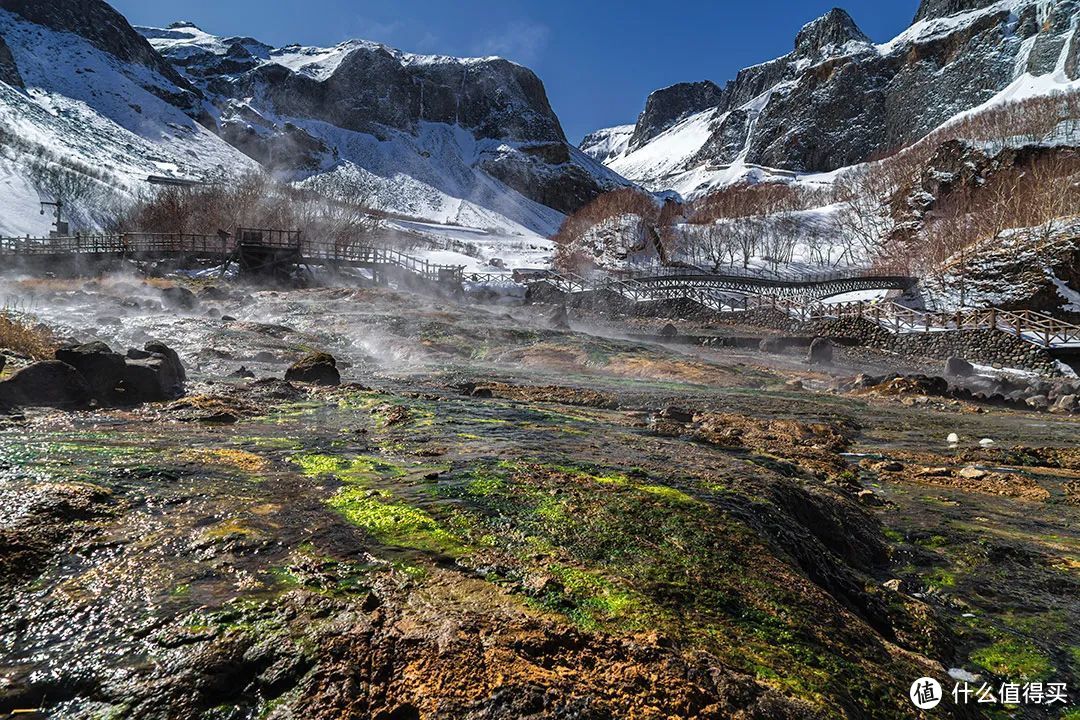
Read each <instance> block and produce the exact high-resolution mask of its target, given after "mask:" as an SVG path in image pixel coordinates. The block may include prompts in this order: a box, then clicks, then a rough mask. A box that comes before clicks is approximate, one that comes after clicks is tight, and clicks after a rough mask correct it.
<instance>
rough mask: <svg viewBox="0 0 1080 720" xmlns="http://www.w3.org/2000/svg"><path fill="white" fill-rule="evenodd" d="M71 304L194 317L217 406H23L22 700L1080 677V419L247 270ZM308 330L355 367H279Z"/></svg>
mask: <svg viewBox="0 0 1080 720" xmlns="http://www.w3.org/2000/svg"><path fill="white" fill-rule="evenodd" d="M45 292H47V293H48V295H47V298H48V299H47V300H46V299H45V298H44V297H43V298H42V300H41V302H40V305H41V306H44V307H46V308H50V312H52V313H55V314H54V315H52V316H51V317H48V316H47V317H45V318H43V319H45V320H47V321H49V322H50V323H54V324H55V325H56V326H57V329H58V331H59V332H60V334H62V335H64V336H73V337H79V338H81V339H85V340H86V341H91V340H100V341H101V342H103V343H105V344H106V345H107V346H108V347H110V348H113V347H126V346H134V347H144V348H146V349H144V350H141V351H137V352H136V353H135V355H139V354H140V353H147V354H150V353H156V355H157V357H158V359H159V361H160V362H161V363H162V364H165V363H167V356H166V354H165V353H164V352H161V351H160V349H157V350H155V349H154V348H152V347H151V346H150V344H148V343H151V342H152V341H153V339H154V338H166V339H167V342H168V346H169V347H171V348H174V349H175V350H176V352H177V353H178V354H179V356H180V357H181V358H184V360H185V362H184V365H185V366H186V374H187V378H186V386H187V388H188V394H187V395H186V396H185V397H184V398H181V399H179V400H175V401H173V402H171V403H168V404H162V405H156V404H151V405H145V406H142V407H138V408H122V409H96V410H93V411H90V412H85V411H84V412H78V413H65V412H55V411H43V410H39V411H33V412H27V414H26V416H25V417H24V418H23V419H21V420H19V421H16V422H14V423H12V424H10V425H5V426H4V428H3V429H0V571H2V572H0V577H2V579H0V583H3V584H4V590H5V594H3V595H2V596H0V712H12V711H15V710H25V709H39V710H40V711H41V712H42V713H43V714H45V715H46V716H52V717H65V718H66V717H72V718H84V717H102V716H109V715H110V714H111V715H113V716H119V717H139V718H159V717H160V718H171V717H206V718H210V717H214V718H218V717H230V718H232V717H235V718H240V717H259V716H263V717H274V718H278V717H280V718H286V717H313V718H327V719H329V718H339V717H350V716H351V717H373V718H414V717H415V718H427V717H439V718H444V717H445V718H480V717H484V718H507V719H509V718H519V717H537V718H565V717H583V718H585V717H588V718H606V717H642V718H669V717H679V718H713V717H748V718H750V717H756V718H810V717H847V718H862V717H878V718H906V717H910V703H909V701H908V698H907V691H908V688H909V686H910V683H911V679H912V678H915V677H921V676H923V675H930V676H933V677H937V678H938V679H939V680H941V681H942V682H943V684H946V686H948V687H951V685H948V684H947V683H948V682H949V678H948V676H947V674H946V672H947V670H948V669H949V668H962V669H965V670H966V671H968V672H971V673H974V674H977V675H979V676H980V677H982V678H985V679H987V680H992V681H995V682H996V681H999V680H1002V679H1005V678H1011V677H1019V676H1020V674H1021V673H1029V674H1035V675H1039V676H1043V677H1047V678H1054V679H1055V680H1057V679H1060V680H1061V681H1066V682H1069V683H1070V684H1072V683H1075V682H1077V677H1076V673H1077V669H1076V668H1075V666H1074V665H1073V664H1071V663H1072V659H1071V650H1070V648H1072V647H1075V646H1077V645H1078V644H1080V637H1078V631H1077V628H1076V626H1075V623H1071V622H1070V621H1069V618H1073V617H1076V616H1077V613H1078V612H1080V606H1078V604H1077V603H1078V601H1077V597H1080V592H1078V591H1080V576H1078V571H1077V568H1078V567H1080V546H1078V545H1077V542H1078V541H1077V531H1076V523H1077V521H1078V520H1080V515H1078V513H1080V501H1078V500H1077V497H1078V493H1080V490H1078V489H1077V488H1078V487H1080V458H1078V457H1077V456H1076V448H1075V437H1076V421H1075V418H1072V417H1070V416H1068V415H1065V414H1050V413H1040V414H1036V413H1035V412H1034V411H1031V410H1030V409H1029V408H1027V407H1026V405H1024V407H1023V408H1020V407H1019V406H1017V407H1012V406H1009V407H999V406H995V405H992V404H985V405H979V404H976V403H969V402H967V401H960V400H956V399H955V398H950V397H946V396H944V395H932V393H933V392H935V391H941V390H942V388H944V392H945V393H948V392H949V387H950V385H949V383H948V382H947V381H945V380H944V379H942V378H938V377H935V376H933V375H929V374H927V375H925V376H924V377H923V379H917V378H916V379H912V378H915V377H916V376H917V375H919V373H917V372H910V371H908V372H903V373H891V374H892V375H894V376H895V377H891V378H890V377H889V375H890V373H887V372H884V371H882V370H879V369H877V368H876V367H868V368H867V370H868V372H873V373H875V374H874V375H873V376H870V375H865V376H864V377H863V378H862V379H860V380H858V381H855V380H852V379H851V378H853V377H854V372H851V370H852V368H853V366H854V364H855V363H863V362H864V361H862V360H861V359H860V360H856V361H853V360H852V359H851V357H850V356H849V349H848V348H844V347H837V348H835V356H834V358H833V365H832V366H830V367H828V368H822V367H818V366H813V367H810V366H808V365H807V364H806V363H805V360H804V358H803V351H800V352H798V353H793V354H789V355H784V354H778V355H772V354H762V353H759V352H757V350H756V343H755V344H754V346H753V347H746V348H737V347H720V346H716V347H708V346H700V345H685V346H683V345H674V344H662V343H661V342H660V339H658V338H657V335H658V334H659V329H660V328H661V327H662V325H663V322H658V323H656V324H655V325H654V326H653V327H651V328H649V327H641V328H634V330H636V331H637V332H635V333H633V334H634V335H635V337H649V338H652V340H651V341H647V340H640V339H637V340H635V339H619V337H609V336H607V335H606V334H586V333H582V332H570V331H568V330H565V329H555V328H552V327H550V325H549V322H548V318H547V317H546V315H547V313H546V312H534V313H528V312H526V311H525V309H520V308H515V309H512V310H511V313H510V314H507V313H506V312H504V310H503V309H500V310H499V311H498V312H494V311H491V310H490V309H489V308H486V307H484V306H471V305H452V304H449V305H448V304H447V303H446V302H445V301H442V300H434V299H432V300H428V299H425V298H421V297H416V296H398V295H396V294H395V293H392V292H390V291H385V290H364V289H341V288H338V289H332V290H331V289H312V290H297V291H287V292H285V291H265V290H257V289H255V290H253V291H252V293H251V294H252V301H251V302H250V303H248V304H245V305H244V306H243V309H242V310H240V311H238V312H239V313H240V314H239V315H238V317H239V319H238V320H237V321H233V322H228V323H224V322H222V321H221V320H220V319H214V318H210V317H197V318H193V317H190V316H187V315H185V314H184V313H183V312H181V311H178V310H174V311H157V312H152V313H145V314H143V313H130V314H129V313H124V314H123V317H124V319H125V322H124V324H123V325H120V326H109V328H108V329H102V328H98V329H97V330H96V333H97V334H96V335H95V334H94V333H90V332H87V330H88V327H84V326H83V325H84V324H86V325H89V323H92V322H93V320H94V319H95V318H96V317H98V316H99V315H102V314H116V313H117V312H119V311H118V310H117V307H119V306H118V301H117V300H114V294H113V291H112V290H111V289H110V287H109V286H108V284H107V283H103V284H102V286H101V287H100V288H90V289H86V290H78V291H73V290H68V289H66V288H63V287H59V288H57V287H51V288H49V289H47V290H46V291H45ZM146 292H147V293H148V294H149V293H150V291H149V290H148V291H146ZM83 293H85V295H84V294H83ZM129 294H130V292H126V293H123V295H124V297H127V295H129ZM116 295H120V293H117V294H116ZM83 318H86V320H84V319H83ZM573 326H574V328H591V327H592V321H591V320H588V319H585V318H578V317H575V318H574V323H573ZM680 332H681V333H682V332H685V333H686V334H688V335H693V334H695V333H698V332H701V330H700V329H699V328H694V327H686V328H685V330H684V328H683V327H681V326H680ZM743 332H745V331H743ZM625 335H626V332H625V329H624V333H623V334H622V335H621V336H620V337H625ZM313 347H319V348H326V349H327V351H329V352H330V353H332V355H333V357H335V358H337V359H338V362H336V363H335V364H340V365H343V366H345V367H347V368H348V372H347V379H348V380H355V381H360V382H362V383H363V384H362V385H361V384H357V383H346V384H341V385H333V386H327V385H318V384H312V383H306V382H297V383H293V382H291V381H285V380H281V379H274V378H281V377H282V375H283V374H284V373H285V371H286V370H287V368H288V367H289V366H290V365H291V364H292V363H294V362H296V361H297V360H301V359H302V358H304V357H305V356H306V355H307V354H308V353H309V349H310V348H313ZM804 347H805V346H804ZM188 358H190V361H188ZM129 361H133V362H144V361H145V358H144V359H142V360H140V359H138V358H134V359H125V363H126V362H129ZM241 362H242V363H243V365H245V366H246V367H248V368H250V369H251V371H252V373H253V374H254V375H255V376H256V379H250V378H243V377H229V375H230V374H231V373H233V371H235V369H236V368H237V367H238V366H239V365H240V363H241ZM346 363H347V365H345V364H346ZM936 365H937V370H938V371H940V361H938V362H937V363H936ZM827 372H829V373H837V374H838V376H839V377H836V378H833V377H830V376H829V375H827V374H826V373H827ZM847 373H850V374H849V375H847V377H846V379H845V377H844V375H845V374H847ZM994 382H998V383H1000V384H1002V389H1005V383H1006V378H1001V379H995V380H994ZM1009 382H1013V384H1015V385H1023V386H1024V391H1025V392H1026V391H1027V390H1028V389H1030V386H1031V385H1032V384H1033V383H1031V382H1026V381H1025V382H1023V383H1022V382H1020V381H1019V380H1015V382H1014V381H1009ZM795 383H798V385H797V386H796V385H795ZM890 383H891V384H892V385H891V386H890ZM883 384H884V385H885V387H881V386H882V385H883ZM942 384H943V385H942ZM889 387H892V388H893V389H894V390H896V391H895V392H891V391H887V388H889ZM1010 387H1011V385H1010ZM908 388H911V389H910V391H909V390H908ZM1033 389H1035V390H1040V391H1043V392H1044V394H1047V397H1048V398H1049V396H1050V394H1060V393H1061V392H1063V391H1066V390H1069V389H1070V388H1069V387H1067V383H1063V382H1058V384H1056V385H1055V384H1053V383H1051V387H1048V388H1039V387H1036V388H1033ZM928 393H930V394H928ZM913 397H933V398H934V399H933V400H932V401H930V402H928V403H925V404H924V403H919V404H908V403H907V402H906V401H907V400H909V399H911V398H913ZM980 408H981V409H980ZM1034 418H1037V422H1035V421H1033V419H1034ZM949 436H955V438H954V441H950V440H949ZM984 439H988V440H991V441H992V442H991V444H989V445H987V444H984V443H982V442H981V441H982V440H984ZM1006 580H1007V581H1006ZM941 713H942V716H955V717H975V716H977V715H975V714H973V713H971V712H968V713H966V714H965V712H964V710H963V709H962V708H956V707H955V706H951V705H947V704H943V705H942V706H941ZM1032 717H1041V716H1039V715H1033V716H1032ZM1047 717H1048V716H1047Z"/></svg>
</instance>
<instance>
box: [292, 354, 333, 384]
mask: <svg viewBox="0 0 1080 720" xmlns="http://www.w3.org/2000/svg"><path fill="white" fill-rule="evenodd" d="M285 379H286V380H291V381H294V382H306V383H314V384H316V385H340V384H341V373H340V372H338V369H337V360H335V359H334V356H333V355H330V354H329V353H311V354H309V355H305V356H304V357H303V358H301V359H299V360H297V361H296V362H295V363H293V364H292V365H290V366H289V369H288V370H286V371H285Z"/></svg>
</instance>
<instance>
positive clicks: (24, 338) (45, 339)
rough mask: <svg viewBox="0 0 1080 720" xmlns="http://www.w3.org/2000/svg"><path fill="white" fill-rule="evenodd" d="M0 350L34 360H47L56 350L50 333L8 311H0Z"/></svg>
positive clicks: (54, 340) (54, 341)
mask: <svg viewBox="0 0 1080 720" xmlns="http://www.w3.org/2000/svg"><path fill="white" fill-rule="evenodd" d="M0 348H5V349H7V350H11V351H12V352H15V353H18V354H20V355H28V356H29V357H32V358H34V359H35V360H48V359H50V358H51V357H52V356H53V352H54V351H55V350H56V339H55V338H54V337H53V336H52V333H51V332H49V331H48V330H46V329H43V328H42V327H41V326H39V325H35V324H32V323H31V322H29V321H28V320H27V319H25V318H22V317H19V316H18V315H16V314H15V313H12V312H11V311H9V310H0Z"/></svg>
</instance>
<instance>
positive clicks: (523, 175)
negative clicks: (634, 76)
mask: <svg viewBox="0 0 1080 720" xmlns="http://www.w3.org/2000/svg"><path fill="white" fill-rule="evenodd" d="M0 134H2V135H0V136H2V137H3V139H4V142H3V143H0V189H2V190H3V191H4V195H5V197H4V199H3V200H0V211H3V212H0V234H10V233H24V232H41V231H42V230H44V229H45V228H46V226H47V222H46V221H45V220H44V219H42V218H41V217H40V215H39V214H38V195H39V194H40V193H44V194H55V193H51V192H50V191H49V190H50V189H49V188H48V187H44V186H47V185H49V184H50V182H53V183H55V182H59V181H66V182H70V181H71V175H70V173H60V172H59V171H58V170H57V168H58V167H63V168H65V169H66V170H70V171H76V172H79V173H81V175H82V177H81V178H80V180H79V182H80V183H81V184H82V186H83V187H81V191H83V192H84V194H90V195H94V197H93V198H90V199H88V201H87V202H86V203H82V205H84V207H81V208H80V207H79V205H80V203H79V202H71V203H69V205H70V206H71V207H72V210H73V213H74V215H75V217H73V219H74V220H75V221H76V222H81V223H82V224H87V225H93V224H95V223H97V224H100V222H101V220H102V217H103V216H104V215H107V214H108V208H102V207H101V204H102V202H101V198H102V197H104V196H106V195H111V194H112V191H113V190H114V189H115V190H118V191H119V192H120V193H121V195H123V194H127V195H134V194H137V193H140V192H145V191H146V189H147V187H148V186H147V185H146V182H145V181H146V178H147V177H148V176H150V175H158V176H166V177H175V178H184V179H197V180H212V179H219V178H222V177H225V176H227V175H229V174H234V173H241V172H244V171H247V170H250V169H252V168H256V167H259V166H262V167H264V168H267V169H270V170H272V171H274V172H275V173H277V174H278V175H279V176H281V177H283V178H285V179H288V180H290V181H293V182H297V183H300V184H304V185H306V186H309V187H314V188H317V189H319V190H321V191H324V192H327V193H330V194H335V195H341V196H356V195H362V196H363V197H364V198H366V199H371V198H376V199H377V201H378V203H379V205H381V206H382V207H383V208H384V209H387V210H390V211H394V212H398V213H402V214H406V215H410V216H414V217H418V218H423V219H428V220H434V221H438V222H451V223H456V224H461V225H466V226H471V227H476V228H481V229H488V230H494V231H500V232H506V233H509V234H522V235H536V234H542V235H547V234H549V233H550V232H551V231H552V230H553V229H554V228H555V227H557V225H558V223H559V222H560V221H561V219H562V217H563V213H565V212H569V211H572V210H574V209H576V208H577V207H579V206H581V205H582V204H583V203H585V202H587V201H589V200H591V199H592V198H593V197H595V196H596V195H597V194H599V193H600V192H602V191H604V190H607V189H611V188H614V187H619V186H622V185H625V184H627V183H626V181H625V180H624V179H622V178H621V177H619V176H618V175H617V174H615V173H614V172H612V171H611V170H609V169H607V168H606V167H604V166H603V165H602V164H601V163H599V162H596V161H594V160H593V159H592V158H590V157H589V156H587V155H585V154H584V153H583V152H581V151H580V150H578V149H577V148H575V147H573V146H571V145H569V144H568V143H567V142H566V138H565V136H564V135H563V131H562V128H561V126H560V124H559V121H558V118H557V117H556V116H555V114H554V113H553V112H552V110H551V107H550V105H549V104H548V101H547V97H546V94H545V91H544V87H543V84H542V83H541V82H540V80H539V79H538V78H537V77H536V75H535V74H533V73H532V72H531V71H530V70H528V69H527V68H524V67H522V66H520V65H517V64H514V63H511V62H508V61H506V60H502V59H500V58H493V57H492V58H474V59H470V58H449V57H439V56H422V55H412V54H409V53H404V52H401V51H398V50H395V49H393V48H389V47H386V46H383V45H380V44H377V43H371V42H366V41H351V42H347V43H343V44H341V45H339V46H337V47H334V48H309V47H300V46H289V47H285V48H272V47H270V46H268V45H265V44H263V43H260V42H258V41H257V40H254V39H252V38H242V37H234V38H220V37H216V36H213V35H210V34H208V33H205V32H203V31H201V30H199V29H198V28H197V27H195V26H194V25H192V24H191V23H177V24H174V25H173V26H171V27H169V28H140V29H139V30H138V31H136V30H135V29H134V28H132V27H131V26H130V25H129V24H128V23H127V21H126V20H125V19H124V18H123V17H122V16H121V15H120V14H119V13H117V12H116V11H115V10H113V9H112V8H111V7H109V6H108V5H107V4H106V3H104V2H102V1H101V0H50V1H49V2H47V3H46V2H40V0H0ZM61 176H62V177H61ZM95 189H96V190H98V191H99V192H98V193H97V194H95V193H94V192H93V191H94V190H95ZM106 189H108V190H109V192H106ZM66 194H67V195H68V196H69V198H70V196H71V195H72V194H73V193H72V192H67V193H66Z"/></svg>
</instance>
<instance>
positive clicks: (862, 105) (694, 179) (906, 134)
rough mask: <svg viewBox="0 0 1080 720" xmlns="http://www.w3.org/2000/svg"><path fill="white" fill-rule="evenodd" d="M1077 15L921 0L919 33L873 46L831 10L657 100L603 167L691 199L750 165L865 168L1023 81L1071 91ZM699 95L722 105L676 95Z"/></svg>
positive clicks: (1018, 2) (1040, 6)
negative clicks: (736, 66)
mask: <svg viewBox="0 0 1080 720" xmlns="http://www.w3.org/2000/svg"><path fill="white" fill-rule="evenodd" d="M1077 15H1080V2H1077V0H1052V1H1051V2H1049V3H1047V2H1041V1H1039V0H997V1H996V2H987V1H986V0H924V1H923V2H922V4H921V5H920V7H919V9H918V11H917V13H916V17H915V20H914V21H913V23H912V25H911V26H910V27H908V28H907V29H906V30H904V31H903V32H902V33H900V34H899V35H898V36H897V37H895V38H893V39H892V40H890V41H888V42H885V43H880V44H874V43H872V42H870V40H869V38H867V36H866V35H865V34H864V33H863V32H862V31H861V30H859V28H858V26H857V25H856V24H855V22H854V20H853V19H852V18H851V17H850V15H848V14H847V13H846V12H844V11H843V10H840V9H833V10H831V11H829V12H828V13H826V14H825V15H823V16H821V17H819V18H817V19H815V20H813V21H811V22H810V23H807V24H806V25H805V26H804V27H803V28H802V29H801V30H800V32H799V33H798V35H797V36H796V40H795V42H794V45H793V50H792V51H791V52H789V53H788V54H786V55H783V56H781V57H779V58H774V59H773V60H768V61H766V62H763V63H760V64H758V65H754V66H751V67H748V68H744V69H743V70H741V71H739V73H737V74H736V77H735V78H734V79H732V80H730V81H729V82H727V83H726V84H724V85H723V86H722V87H721V86H719V85H717V84H715V83H712V82H711V81H699V82H698V83H680V84H677V85H674V86H670V87H668V88H663V89H661V90H657V91H655V92H654V93H652V94H650V96H649V98H648V99H647V100H646V103H645V109H644V110H643V111H642V114H641V115H640V116H639V118H638V121H637V123H636V124H635V129H634V131H633V137H634V138H636V139H638V141H639V142H637V143H635V142H631V143H629V144H628V145H627V147H626V148H625V149H624V150H623V151H622V152H621V153H620V154H617V155H614V156H612V155H611V154H610V153H608V154H606V155H605V157H604V162H605V164H607V165H608V166H609V167H611V168H612V169H614V170H616V171H617V172H619V173H620V174H622V175H623V176H625V177H627V178H628V179H630V180H632V181H634V182H637V183H639V184H641V185H643V186H644V187H646V188H648V189H650V190H653V191H660V190H667V189H674V190H677V191H678V192H680V193H682V194H684V195H689V196H693V195H695V194H698V193H701V192H706V191H707V190H708V188H710V187H715V186H718V185H723V184H726V183H729V182H733V181H737V180H739V179H740V178H746V177H748V172H746V171H745V170H746V169H745V166H747V165H758V166H765V167H773V168H778V169H780V170H783V171H786V172H792V171H794V172H798V173H823V172H830V171H833V170H836V169H839V168H842V167H847V166H850V165H854V164H858V163H861V162H864V161H865V160H867V159H868V158H870V157H872V156H874V155H876V154H881V153H886V152H890V151H892V150H894V149H896V148H898V147H903V146H905V145H908V144H910V143H912V142H914V141H916V140H918V139H919V138H920V137H922V136H923V135H925V134H926V133H927V132H929V131H931V130H933V129H934V128H935V127H937V126H939V125H940V124H941V123H943V122H946V121H947V120H949V119H950V118H953V117H955V116H956V115H957V114H959V113H962V112H965V111H967V110H970V109H971V108H974V107H976V106H979V105H981V104H982V103H985V102H987V101H989V100H991V99H992V98H993V97H995V95H997V94H998V93H1000V92H1003V91H1005V90H1006V89H1007V88H1009V87H1010V84H1011V83H1013V82H1015V81H1016V80H1017V79H1018V78H1020V77H1023V76H1028V75H1030V76H1031V77H1033V78H1040V77H1045V76H1053V77H1054V80H1055V82H1056V83H1057V84H1058V85H1059V86H1061V87H1062V89H1066V90H1067V89H1069V87H1070V83H1075V82H1076V81H1077V78H1078V77H1080V37H1078V31H1077V27H1076V17H1077ZM1059 76H1060V77H1059ZM690 86H695V87H698V86H700V87H712V88H718V89H719V92H718V93H717V92H715V91H714V92H713V93H712V94H713V98H715V102H713V103H708V102H706V103H701V102H696V101H697V100H699V97H700V94H697V95H695V94H694V93H688V92H685V91H683V92H677V91H673V88H675V89H676V90H678V89H683V88H688V87H690ZM703 105H705V107H703ZM658 119H659V120H660V121H658ZM598 132H600V133H601V134H602V132H603V131H598ZM591 135H596V133H593V134H591ZM643 139H644V141H642V140H643ZM650 145H651V146H652V147H650ZM733 166H735V169H732V168H733Z"/></svg>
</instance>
